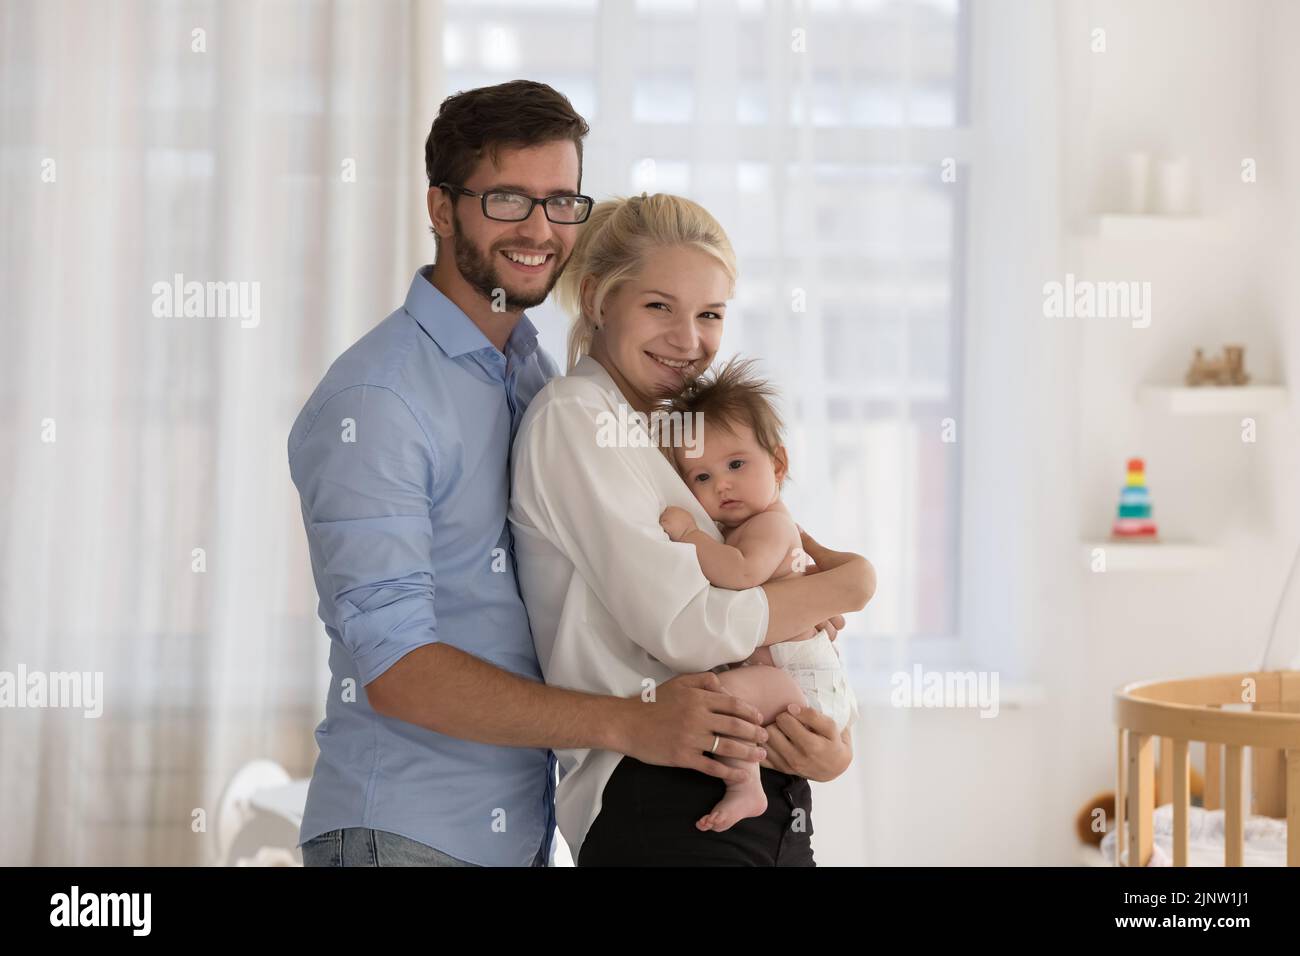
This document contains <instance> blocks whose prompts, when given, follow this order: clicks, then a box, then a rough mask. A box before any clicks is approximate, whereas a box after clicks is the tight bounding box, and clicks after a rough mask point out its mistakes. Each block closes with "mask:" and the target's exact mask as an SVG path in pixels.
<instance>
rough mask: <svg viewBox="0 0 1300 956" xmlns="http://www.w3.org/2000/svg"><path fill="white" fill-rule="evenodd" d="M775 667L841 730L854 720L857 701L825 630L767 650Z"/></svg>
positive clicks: (837, 653) (856, 717)
mask: <svg viewBox="0 0 1300 956" xmlns="http://www.w3.org/2000/svg"><path fill="white" fill-rule="evenodd" d="M767 649H768V650H769V651H771V653H772V661H773V663H775V664H776V666H777V667H779V668H781V669H782V670H783V671H785V672H786V673H787V674H789V675H790V676H791V677H793V678H794V679H795V681H796V682H797V683H798V684H799V687H800V689H802V690H803V693H804V696H805V697H807V698H808V704H809V706H810V707H812V708H813V709H814V710H817V711H818V712H820V713H823V714H825V715H826V716H828V717H830V718H831V719H832V720H834V721H835V726H836V727H837V728H839V729H840V730H843V729H844V728H845V726H847V725H848V724H850V723H853V722H856V721H857V719H858V698H857V696H856V695H855V694H854V693H853V688H852V687H850V686H849V677H848V674H846V673H845V672H844V662H843V661H842V660H840V652H839V650H838V649H837V648H836V647H835V642H834V641H832V640H831V639H830V635H828V634H827V633H826V632H825V631H818V632H817V636H816V637H810V638H808V640H806V641H782V642H781V643H780V644H771V645H769V646H768V648H767Z"/></svg>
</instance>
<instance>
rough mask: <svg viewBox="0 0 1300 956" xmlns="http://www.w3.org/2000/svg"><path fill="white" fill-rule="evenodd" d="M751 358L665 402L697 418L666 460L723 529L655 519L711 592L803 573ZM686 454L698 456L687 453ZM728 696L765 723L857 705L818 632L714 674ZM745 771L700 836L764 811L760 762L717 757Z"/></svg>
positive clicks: (764, 387) (776, 440) (846, 716)
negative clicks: (695, 428)
mask: <svg viewBox="0 0 1300 956" xmlns="http://www.w3.org/2000/svg"><path fill="white" fill-rule="evenodd" d="M751 365H752V363H751V362H750V361H737V360H734V359H733V360H732V361H731V362H729V363H727V364H726V365H725V366H724V367H723V368H722V369H720V370H719V371H718V372H717V373H716V374H714V375H712V376H707V375H706V376H705V377H704V378H701V379H700V380H699V381H697V382H696V383H694V384H693V385H691V386H688V387H687V389H686V390H685V391H684V392H682V393H681V394H680V395H678V396H677V397H676V398H674V399H672V400H671V402H670V403H669V404H668V406H667V410H668V411H672V412H678V413H681V414H682V415H694V414H695V413H699V414H700V418H698V419H693V420H695V421H700V420H702V421H703V430H702V431H703V434H702V435H698V436H697V441H698V442H699V444H698V445H696V446H693V447H680V448H674V449H672V452H671V454H672V457H673V464H674V465H675V466H676V467H677V470H678V472H680V474H681V476H682V478H683V479H684V480H685V481H686V483H687V485H688V486H689V487H690V489H691V493H692V494H694V495H695V497H696V499H697V500H698V501H699V502H700V504H701V505H702V506H703V508H704V510H705V511H706V512H707V513H708V515H709V517H710V518H712V519H713V520H714V521H716V522H717V523H718V525H719V529H720V530H721V531H722V533H723V542H722V543H719V542H717V541H715V540H714V539H713V538H712V537H710V536H709V535H708V534H706V533H705V532H703V531H701V530H700V528H699V526H698V525H696V523H695V519H694V518H692V517H691V514H690V512H688V511H686V510H685V509H684V508H678V507H670V508H668V509H666V510H665V511H664V513H663V514H662V515H660V517H659V523H660V525H662V526H663V529H664V530H665V531H666V532H667V533H668V536H669V537H670V538H672V539H673V540H674V541H681V542H684V543H686V544H690V545H693V546H694V547H695V554H696V557H697V558H698V559H699V562H700V570H701V571H703V572H704V576H705V577H706V578H708V579H709V582H710V583H711V584H713V585H716V586H717V587H722V588H732V589H735V590H740V589H744V588H751V587H756V586H758V585H760V584H764V583H766V582H768V581H774V580H777V579H779V578H784V577H788V576H789V575H791V574H802V573H803V572H804V570H805V568H806V566H807V564H808V560H809V559H808V557H807V555H806V554H805V553H804V552H803V549H802V548H801V547H800V539H799V528H798V526H797V525H796V524H795V522H794V519H793V518H792V517H791V516H790V512H789V510H788V509H787V508H786V506H785V505H784V504H783V503H782V501H781V484H782V483H783V482H784V480H785V477H786V468H787V459H786V453H785V447H784V446H783V445H782V444H781V420H780V418H779V416H778V415H777V413H776V410H775V409H774V408H773V406H772V403H771V399H772V397H773V395H774V390H773V389H772V387H771V386H770V385H768V384H767V383H765V382H763V381H761V380H760V379H758V378H757V377H756V376H754V375H753V374H752V372H751ZM688 452H690V453H692V454H695V453H699V454H698V456H697V457H692V456H691V454H687V453H688ZM718 676H719V680H721V682H722V686H723V688H724V689H726V690H727V691H728V692H729V693H731V694H734V695H735V696H737V697H739V698H741V699H742V700H745V701H748V702H749V703H751V704H753V705H754V706H755V707H757V708H758V709H759V710H760V711H762V713H763V723H764V724H769V723H771V722H772V721H773V720H775V719H776V716H777V715H778V714H780V713H782V712H783V711H785V709H786V708H787V707H788V706H789V705H790V704H792V703H793V704H798V705H800V706H811V707H812V708H814V709H815V710H818V711H820V712H821V713H823V714H826V715H828V716H830V717H831V718H833V719H834V720H835V723H836V726H837V727H838V728H839V729H840V730H841V731H842V730H843V729H844V727H845V726H846V725H847V724H849V723H851V722H852V721H853V720H855V719H856V718H857V701H856V699H855V697H854V694H853V691H852V689H851V688H850V687H849V683H848V680H847V678H846V676H845V673H844V668H843V665H842V664H841V662H840V657H839V652H838V651H837V650H836V649H835V645H834V644H833V643H832V642H831V639H830V637H829V636H828V635H827V633H826V632H825V630H823V629H822V628H814V629H812V630H809V631H807V632H805V633H803V634H800V635H799V636H797V637H795V638H793V639H791V640H788V641H783V642H782V643H779V644H772V645H769V646H766V647H759V648H757V649H756V650H755V651H754V653H753V654H752V655H751V656H750V657H749V659H748V660H746V661H743V662H741V663H739V664H733V665H730V667H729V669H727V670H726V671H724V672H723V673H721V674H719V675H718ZM719 759H722V760H724V761H726V763H728V764H730V765H731V766H734V767H743V768H747V769H749V770H751V773H750V774H749V775H748V777H747V778H746V779H745V782H744V783H742V784H735V785H731V786H728V787H727V792H726V793H725V794H724V795H723V797H722V800H721V801H719V802H718V805H717V806H715V807H714V808H713V810H712V811H711V812H710V813H708V814H706V815H705V816H703V817H701V818H700V819H699V820H698V821H696V824H695V825H696V827H697V828H698V829H700V830H718V831H721V830H726V829H728V828H729V827H731V826H732V825H733V824H735V823H736V822H737V821H739V820H743V819H744V818H746V817H751V816H759V815H761V814H762V813H763V812H764V811H765V810H766V809H767V797H766V795H765V794H764V793H763V786H762V783H761V782H760V780H759V766H758V764H757V763H755V762H753V761H748V760H738V759H735V758H729V757H723V758H719Z"/></svg>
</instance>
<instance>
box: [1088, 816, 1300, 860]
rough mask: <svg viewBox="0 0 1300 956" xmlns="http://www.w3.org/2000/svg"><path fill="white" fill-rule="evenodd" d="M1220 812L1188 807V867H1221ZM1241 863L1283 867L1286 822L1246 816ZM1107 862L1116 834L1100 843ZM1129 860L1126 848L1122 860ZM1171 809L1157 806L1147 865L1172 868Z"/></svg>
mask: <svg viewBox="0 0 1300 956" xmlns="http://www.w3.org/2000/svg"><path fill="white" fill-rule="evenodd" d="M1223 822H1224V811H1223V810H1205V809H1203V808H1201V807H1188V808H1187V865H1188V866H1223ZM1242 830H1243V834H1242V844H1243V850H1242V863H1243V864H1244V865H1246V866H1286V821H1285V820H1275V819H1273V818H1272V817H1257V816H1248V817H1247V818H1246V820H1245V823H1244V825H1243V827H1242ZM1101 852H1102V856H1104V857H1105V859H1106V862H1107V863H1109V864H1112V865H1113V864H1114V862H1115V831H1114V830H1113V829H1112V830H1111V831H1110V832H1109V833H1107V834H1106V836H1105V837H1104V838H1103V839H1102V841H1101ZM1127 858H1128V850H1127V849H1125V851H1124V855H1123V859H1127ZM1173 862H1174V806H1173V804H1172V803H1166V804H1164V805H1163V806H1159V807H1156V812H1155V818H1154V822H1153V824H1152V833H1151V860H1150V862H1148V863H1147V866H1173Z"/></svg>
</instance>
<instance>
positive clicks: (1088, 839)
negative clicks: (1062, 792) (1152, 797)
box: [1074, 767, 1205, 846]
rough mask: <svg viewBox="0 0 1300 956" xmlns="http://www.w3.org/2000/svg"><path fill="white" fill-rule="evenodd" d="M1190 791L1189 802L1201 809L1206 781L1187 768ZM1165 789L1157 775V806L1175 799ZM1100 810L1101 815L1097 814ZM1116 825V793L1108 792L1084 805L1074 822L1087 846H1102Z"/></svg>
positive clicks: (1080, 838)
mask: <svg viewBox="0 0 1300 956" xmlns="http://www.w3.org/2000/svg"><path fill="white" fill-rule="evenodd" d="M1187 777H1188V790H1189V791H1190V793H1191V799H1190V800H1189V801H1188V802H1189V803H1191V805H1192V806H1196V807H1199V806H1201V805H1202V803H1203V802H1204V799H1203V798H1204V795H1205V780H1204V779H1203V778H1202V777H1201V774H1200V772H1199V771H1198V770H1197V769H1196V768H1195V767H1188V768H1187ZM1162 791H1163V787H1161V785H1160V775H1159V774H1156V802H1155V806H1157V807H1158V806H1161V805H1162V804H1165V803H1170V802H1172V801H1173V799H1174V795H1173V794H1172V793H1169V794H1166V793H1163V792H1162ZM1098 810H1100V811H1101V813H1097V811H1098ZM1094 821H1095V822H1094ZM1114 825H1115V791H1114V790H1106V791H1104V792H1103V793H1099V794H1097V795H1096V796H1095V797H1093V798H1092V799H1091V800H1089V801H1088V802H1087V803H1085V804H1084V805H1083V809H1081V810H1080V811H1079V815H1078V816H1077V817H1075V820H1074V832H1075V833H1076V834H1078V837H1079V842H1080V843H1082V844H1084V845H1085V846H1101V838H1102V837H1104V836H1105V835H1106V832H1107V831H1108V830H1110V829H1111V828H1112V827H1114Z"/></svg>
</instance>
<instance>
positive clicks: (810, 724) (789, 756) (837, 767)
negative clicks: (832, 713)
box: [761, 704, 853, 782]
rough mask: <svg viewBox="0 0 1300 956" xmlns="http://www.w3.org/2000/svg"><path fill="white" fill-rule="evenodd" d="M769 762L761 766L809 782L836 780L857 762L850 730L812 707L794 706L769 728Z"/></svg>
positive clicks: (778, 717) (780, 715)
mask: <svg viewBox="0 0 1300 956" xmlns="http://www.w3.org/2000/svg"><path fill="white" fill-rule="evenodd" d="M767 731H768V739H767V751H768V756H767V759H766V760H764V761H763V762H762V764H761V766H764V767H768V768H769V769H772V770H778V771H780V772H781V773H790V774H794V775H795V776H798V777H806V778H807V779H809V780H817V781H821V782H825V781H827V780H834V779H835V778H836V777H838V776H839V775H840V774H842V773H843V772H844V771H845V770H847V769H848V766H849V764H850V763H852V762H853V744H852V743H851V738H850V736H849V729H848V728H847V727H846V728H845V729H844V733H843V734H840V733H839V732H837V731H836V729H835V721H833V720H831V718H829V717H827V716H826V715H825V714H823V713H820V712H819V711H816V710H814V709H813V708H811V707H800V706H799V705H798V704H791V705H790V707H789V709H788V711H787V712H785V713H781V714H778V715H777V717H776V720H774V721H773V722H772V723H770V724H768V725H767Z"/></svg>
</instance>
